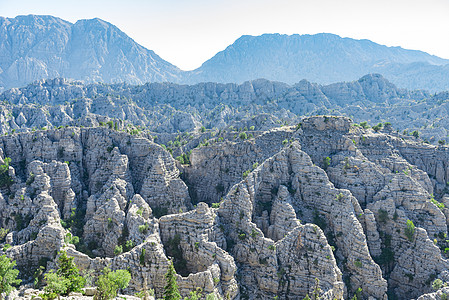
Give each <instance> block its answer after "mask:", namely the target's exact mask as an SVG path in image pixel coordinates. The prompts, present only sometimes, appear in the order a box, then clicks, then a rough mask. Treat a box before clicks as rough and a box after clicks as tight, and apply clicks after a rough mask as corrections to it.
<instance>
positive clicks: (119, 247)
mask: <svg viewBox="0 0 449 300" xmlns="http://www.w3.org/2000/svg"><path fill="white" fill-rule="evenodd" d="M122 253H123V246H122V245H117V246H115V248H114V255H115V256H117V255H120V254H122Z"/></svg>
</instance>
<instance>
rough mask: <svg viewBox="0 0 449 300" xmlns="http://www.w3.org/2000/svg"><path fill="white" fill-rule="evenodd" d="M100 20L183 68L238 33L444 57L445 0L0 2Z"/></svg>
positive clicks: (12, 9) (3, 8)
mask: <svg viewBox="0 0 449 300" xmlns="http://www.w3.org/2000/svg"><path fill="white" fill-rule="evenodd" d="M27 14H45V15H53V16H56V17H60V18H62V19H64V20H67V21H70V22H76V21H77V20H79V19H91V18H95V17H98V18H101V19H103V20H105V21H108V22H110V23H112V24H114V25H116V26H117V27H118V28H120V29H121V30H122V31H124V32H125V33H126V34H127V35H129V36H130V37H131V38H133V39H134V40H135V41H136V42H138V43H139V44H141V45H143V46H144V47H146V48H148V49H151V50H153V51H155V52H156V53H157V54H158V55H159V56H161V57H162V58H163V59H165V60H167V61H169V62H170V63H172V64H174V65H176V66H178V67H179V68H181V69H183V70H192V69H195V68H197V67H199V66H201V64H202V63H203V62H205V61H206V60H207V59H209V58H211V57H212V56H214V55H215V54H216V53H217V52H219V51H222V50H224V49H225V48H226V47H227V46H229V45H230V44H232V43H233V42H234V41H235V40H236V39H238V38H239V37H240V36H242V35H245V34H246V35H261V34H263V33H283V34H296V33H297V34H315V33H321V32H327V33H334V34H338V35H340V36H342V37H350V38H355V39H369V40H372V41H374V42H376V43H379V44H383V45H387V46H401V47H403V48H407V49H415V50H422V51H425V52H428V53H430V54H434V55H437V56H440V57H443V58H448V59H449V17H448V16H449V0H375V1H366V0H311V1H303V0H257V1H256V0H226V1H222V0H127V1H118V0H107V1H105V0H89V1H87V0H76V1H72V0H39V1H36V0H0V16H3V17H15V16H17V15H27Z"/></svg>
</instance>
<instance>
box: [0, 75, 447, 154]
mask: <svg viewBox="0 0 449 300" xmlns="http://www.w3.org/2000/svg"><path fill="white" fill-rule="evenodd" d="M448 100H449V94H448V93H447V92H441V93H438V94H430V93H429V92H426V91H421V90H417V91H409V90H404V89H399V88H397V87H396V86H395V85H393V84H392V83H390V82H389V81H387V80H386V79H385V78H383V77H382V76H380V75H376V74H371V75H366V76H364V77H362V78H361V79H359V80H357V81H353V82H343V83H336V84H331V85H327V86H321V85H317V84H314V83H310V82H308V81H305V80H304V81H301V82H299V83H298V84H295V85H293V86H290V85H287V84H284V83H279V82H272V81H267V80H255V81H248V82H245V83H243V84H241V85H237V84H216V83H201V84H197V85H192V86H188V85H178V84H173V83H151V84H145V85H138V86H134V85H127V84H114V85H105V84H90V85H84V84H82V83H80V82H76V81H69V80H66V79H54V80H43V81H39V82H36V83H34V84H31V85H28V86H26V87H23V88H20V89H11V90H8V91H6V92H4V93H2V94H0V108H1V110H0V134H6V133H11V132H12V131H15V132H22V131H31V130H32V129H33V128H35V129H39V128H43V127H45V128H47V129H48V128H55V127H59V126H66V125H77V126H86V127H87V126H98V124H100V122H102V123H106V122H108V121H113V122H115V123H117V126H118V128H119V129H121V130H128V131H129V132H132V131H133V130H139V131H142V130H143V131H145V132H151V134H152V135H157V136H158V137H159V140H158V143H164V144H167V143H168V142H169V141H170V140H173V141H174V139H175V138H176V137H178V136H179V135H184V137H183V140H182V141H181V142H183V143H190V144H189V147H188V149H187V150H189V149H191V148H192V147H195V146H197V145H198V144H199V142H200V141H201V139H200V137H201V136H202V135H198V134H196V133H193V135H192V134H191V133H192V132H195V131H198V130H199V129H200V128H201V127H202V126H204V127H205V128H206V129H214V130H213V131H214V132H215V133H216V132H217V131H218V130H224V129H227V130H228V131H229V129H230V127H231V126H232V127H233V128H237V129H240V128H241V129H244V128H245V127H246V129H250V128H252V126H254V128H255V129H256V130H259V131H261V130H268V129H270V128H274V127H279V126H281V125H285V124H287V125H288V124H290V125H292V124H297V123H298V122H300V119H301V118H302V117H303V116H311V115H317V114H322V115H325V114H328V115H344V116H348V117H351V118H352V119H353V120H354V121H355V122H362V121H368V123H369V124H370V125H372V126H373V125H376V124H378V123H380V122H382V123H385V122H390V123H391V124H392V126H393V128H395V129H396V130H399V131H400V132H403V131H404V130H406V131H407V132H408V133H409V134H411V133H412V132H413V131H415V130H417V131H419V133H420V134H421V137H422V138H424V139H425V140H427V141H429V142H430V143H437V142H438V141H439V140H442V141H447V140H448V135H449V132H448V128H449V118H448V111H449V108H448ZM129 126H131V127H129ZM389 128H390V130H391V127H389ZM231 131H232V130H231ZM186 132H189V134H187V133H186ZM179 133H180V134H179ZM187 135H188V137H187ZM203 138H204V137H203Z"/></svg>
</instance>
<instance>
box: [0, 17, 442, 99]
mask: <svg viewBox="0 0 449 300" xmlns="http://www.w3.org/2000/svg"><path fill="white" fill-rule="evenodd" d="M368 73H379V74H382V75H383V76H385V77H387V78H389V80H391V81H392V82H394V83H395V84H396V85H398V86H400V87H402V88H409V89H427V90H430V91H432V92H436V91H444V90H448V89H449V82H448V80H447V78H449V76H448V74H449V60H447V59H443V58H439V57H436V56H433V55H430V54H427V53H425V52H422V51H415V50H406V49H402V48H400V47H387V46H383V45H379V44H376V43H374V42H371V41H369V40H356V39H350V38H342V37H340V36H338V35H334V34H329V33H321V34H315V35H298V34H294V35H285V34H263V35H261V36H248V35H244V36H242V37H240V38H239V39H237V40H236V41H235V42H234V43H233V44H232V45H229V46H228V47H227V48H226V49H224V50H223V51H220V52H218V53H217V54H216V55H215V56H214V57H212V58H211V59H209V60H207V61H206V62H204V63H203V65H202V66H201V67H199V68H197V69H196V70H193V71H182V70H180V69H179V68H177V67H176V66H173V65H172V64H170V63H169V62H167V61H165V60H163V59H162V58H160V57H159V56H158V55H157V54H156V53H154V52H153V51H151V50H148V49H146V48H145V47H143V46H141V45H139V44H138V43H136V42H135V41H134V40H132V38H130V37H129V36H127V35H126V34H125V33H124V32H122V31H121V30H120V29H118V28H117V27H116V26H114V25H112V24H110V23H108V22H106V21H104V20H101V19H98V18H95V19H90V20H79V21H77V22H75V23H70V22H68V21H65V20H62V19H60V18H57V17H53V16H41V15H28V16H17V17H15V18H4V17H0V91H2V90H5V89H9V88H13V87H20V86H23V85H26V84H29V83H31V82H34V81H36V80H41V79H49V78H55V77H66V78H71V79H73V80H83V81H84V82H86V83H99V82H105V83H124V82H126V83H131V84H144V83H146V82H176V83H184V84H185V83H188V84H196V83H199V82H220V83H228V82H235V83H239V84H240V83H243V82H245V81H247V80H255V79H257V78H265V79H269V80H275V81H282V82H287V83H289V84H294V83H296V82H299V81H301V80H303V79H304V78H307V79H308V80H311V81H313V82H318V83H320V84H330V83H334V82H339V81H343V80H344V81H352V80H355V79H357V78H359V77H361V76H363V75H365V74H368Z"/></svg>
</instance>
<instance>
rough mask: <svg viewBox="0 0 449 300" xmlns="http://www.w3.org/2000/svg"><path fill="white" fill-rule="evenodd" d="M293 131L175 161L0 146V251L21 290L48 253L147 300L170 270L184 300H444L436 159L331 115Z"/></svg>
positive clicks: (158, 152) (120, 135)
mask: <svg viewBox="0 0 449 300" xmlns="http://www.w3.org/2000/svg"><path fill="white" fill-rule="evenodd" d="M19 123H20V122H19ZM301 123H302V124H301V126H295V127H289V126H284V127H281V128H276V129H270V130H268V131H264V132H261V131H257V130H251V131H250V132H251V133H252V134H253V135H252V137H249V138H248V137H247V138H246V139H242V138H240V137H238V136H237V137H235V134H236V133H234V132H233V131H231V132H228V131H223V132H220V133H217V134H216V135H215V136H211V134H210V133H208V132H204V133H202V134H204V135H203V136H208V137H209V138H210V139H209V141H208V142H207V143H206V142H202V145H201V147H198V148H196V149H194V150H193V151H192V152H191V154H190V156H186V159H187V158H188V159H189V160H188V163H187V164H186V163H184V164H181V163H180V162H179V161H178V162H177V161H176V160H175V159H173V157H172V156H171V155H170V153H169V151H167V150H165V149H164V148H163V147H162V146H160V145H158V144H156V143H154V142H153V139H148V138H146V136H145V134H141V135H139V134H138V133H137V134H129V133H126V132H123V131H120V129H119V128H117V129H116V130H115V129H114V128H105V127H87V128H81V127H63V128H60V129H52V130H37V131H33V132H28V133H15V134H12V135H8V136H2V137H0V165H4V166H6V165H8V164H9V166H8V168H6V167H4V168H3V169H2V170H4V171H2V173H1V174H0V179H1V181H0V208H1V209H0V225H1V227H2V228H3V229H4V230H2V232H5V236H3V237H2V240H0V243H1V244H2V247H1V249H2V250H1V252H2V254H6V255H7V256H9V257H11V258H13V259H15V260H16V261H17V264H18V267H19V269H20V271H21V273H20V274H21V276H22V278H24V279H25V280H28V279H30V278H31V276H32V274H33V272H34V270H35V269H36V268H38V267H39V266H42V267H44V269H45V270H46V271H48V270H50V269H51V268H54V266H55V259H57V255H58V251H60V250H65V251H67V253H68V255H70V256H73V257H74V258H75V262H76V263H77V265H78V266H79V267H80V269H81V270H82V271H83V272H84V271H86V270H90V272H92V276H94V277H96V276H98V275H99V273H100V272H101V270H102V269H103V268H104V267H105V266H110V267H111V268H112V269H123V268H126V269H129V270H130V272H131V275H132V280H131V282H130V285H129V287H128V288H127V289H125V290H124V293H125V294H127V295H131V294H134V293H135V292H137V291H142V290H149V289H154V290H155V296H156V297H161V296H162V292H163V287H164V285H165V278H164V275H165V273H166V271H167V268H168V265H169V259H172V260H173V262H174V265H175V269H176V271H177V273H178V275H177V281H178V284H179V288H180V292H181V294H182V295H183V296H186V295H188V293H189V292H190V291H192V290H195V289H196V288H201V289H202V290H203V292H204V295H206V294H214V295H215V296H216V297H218V298H220V299H221V298H224V299H226V298H228V299H265V298H273V297H276V296H277V297H279V299H303V298H304V297H305V296H306V295H307V294H309V296H310V295H312V294H313V293H316V292H317V291H318V294H319V296H320V298H321V299H348V298H352V296H353V295H354V294H355V293H360V294H361V295H362V297H363V298H367V299H368V298H369V299H387V298H390V297H396V298H399V299H408V298H415V299H416V298H419V297H421V298H420V299H440V298H441V297H443V296H442V295H443V294H444V293H446V292H447V288H446V287H444V286H441V288H439V289H438V290H437V291H434V290H433V288H432V285H433V282H434V281H435V280H436V279H440V280H441V281H442V282H443V283H444V282H448V281H449V276H448V275H447V274H448V272H449V260H448V253H447V252H448V251H447V250H446V249H448V248H449V244H448V241H447V233H448V230H447V229H448V227H447V226H448V223H449V222H448V208H447V207H446V206H447V205H448V204H449V203H448V202H449V200H448V199H449V196H448V193H447V190H446V182H447V181H448V180H447V178H448V174H449V169H448V168H449V166H446V164H445V163H444V161H445V158H446V157H447V155H449V148H447V147H445V146H441V145H440V146H432V145H428V144H423V143H418V142H416V141H415V139H406V138H402V137H400V136H398V135H396V134H393V133H391V132H390V133H388V132H386V131H383V132H381V131H378V132H376V131H374V130H372V129H364V128H362V127H358V126H354V125H353V123H352V122H351V120H350V119H349V118H345V117H327V116H315V117H308V118H304V119H303V120H302V122H301ZM113 127H114V126H113ZM166 138H167V136H165V135H161V137H160V139H162V140H163V139H166ZM7 157H8V158H10V159H11V160H9V159H7ZM181 172H182V174H181ZM6 244H9V245H10V246H8V245H6ZM434 286H435V285H434ZM317 287H318V288H319V289H317ZM359 288H360V289H361V291H360V289H359ZM19 292H20V293H19V294H20V295H23V297H24V298H26V299H29V298H31V296H30V295H32V294H33V293H35V292H36V291H34V292H32V291H28V292H25V290H24V288H22V289H21V290H20V291H19ZM19 294H18V296H17V297H19V296H20V295H19ZM25 294H26V295H27V296H26V295H25ZM33 295H35V294H33ZM20 297H22V296H20ZM27 297H28V298H27Z"/></svg>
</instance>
